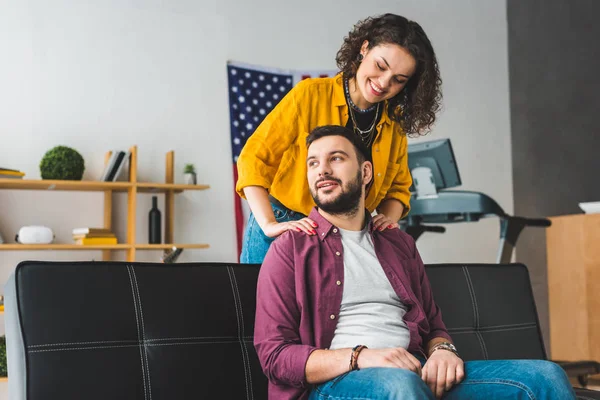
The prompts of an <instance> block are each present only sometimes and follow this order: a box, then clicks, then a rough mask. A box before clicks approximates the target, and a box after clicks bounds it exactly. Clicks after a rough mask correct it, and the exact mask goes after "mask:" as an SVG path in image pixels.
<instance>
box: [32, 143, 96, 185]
mask: <svg viewBox="0 0 600 400" xmlns="http://www.w3.org/2000/svg"><path fill="white" fill-rule="evenodd" d="M84 170H85V165H84V162H83V157H82V156H81V154H79V153H78V152H77V151H76V150H73V149H72V148H70V147H66V146H56V147H54V148H52V149H50V150H48V152H47V153H46V154H44V157H43V158H42V161H41V162H40V172H41V174H42V179H61V180H75V181H79V180H81V178H82V177H83V171H84Z"/></svg>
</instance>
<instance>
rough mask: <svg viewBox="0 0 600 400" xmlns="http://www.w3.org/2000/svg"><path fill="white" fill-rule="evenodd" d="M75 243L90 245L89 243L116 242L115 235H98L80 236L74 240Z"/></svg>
mask: <svg viewBox="0 0 600 400" xmlns="http://www.w3.org/2000/svg"><path fill="white" fill-rule="evenodd" d="M75 244H80V245H90V244H117V238H116V237H104V238H101V237H98V238H81V239H77V240H75Z"/></svg>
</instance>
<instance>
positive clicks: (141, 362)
mask: <svg viewBox="0 0 600 400" xmlns="http://www.w3.org/2000/svg"><path fill="white" fill-rule="evenodd" d="M127 273H128V274H129V284H130V285H131V294H132V295H133V308H134V310H135V322H136V324H135V326H136V328H137V334H138V344H137V347H139V349H140V364H141V366H142V379H143V381H144V398H145V399H147V398H148V392H147V389H146V374H145V371H144V358H143V357H142V351H143V350H142V343H140V341H139V340H140V337H141V335H140V320H139V317H138V308H137V303H136V301H135V300H136V296H135V288H134V287H133V278H132V276H131V266H130V265H128V266H127ZM74 350H77V349H74Z"/></svg>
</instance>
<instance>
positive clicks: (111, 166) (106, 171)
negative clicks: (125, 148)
mask: <svg viewBox="0 0 600 400" xmlns="http://www.w3.org/2000/svg"><path fill="white" fill-rule="evenodd" d="M119 153H120V152H119V151H111V154H110V158H109V159H108V162H107V163H106V165H105V166H104V171H102V176H101V177H100V180H101V181H103V182H109V179H108V176H109V175H110V173H111V172H112V170H113V169H114V168H115V163H116V162H117V158H118V157H119Z"/></svg>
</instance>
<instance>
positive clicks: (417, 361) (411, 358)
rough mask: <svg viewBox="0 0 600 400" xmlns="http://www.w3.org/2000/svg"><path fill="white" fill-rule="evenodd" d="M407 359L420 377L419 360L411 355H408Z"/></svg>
mask: <svg viewBox="0 0 600 400" xmlns="http://www.w3.org/2000/svg"><path fill="white" fill-rule="evenodd" d="M406 358H407V359H408V362H410V363H411V364H412V365H413V366H414V367H415V369H413V371H415V372H416V373H417V374H418V375H420V374H421V368H422V366H421V361H419V360H417V357H415V356H413V355H412V354H410V353H406Z"/></svg>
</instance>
